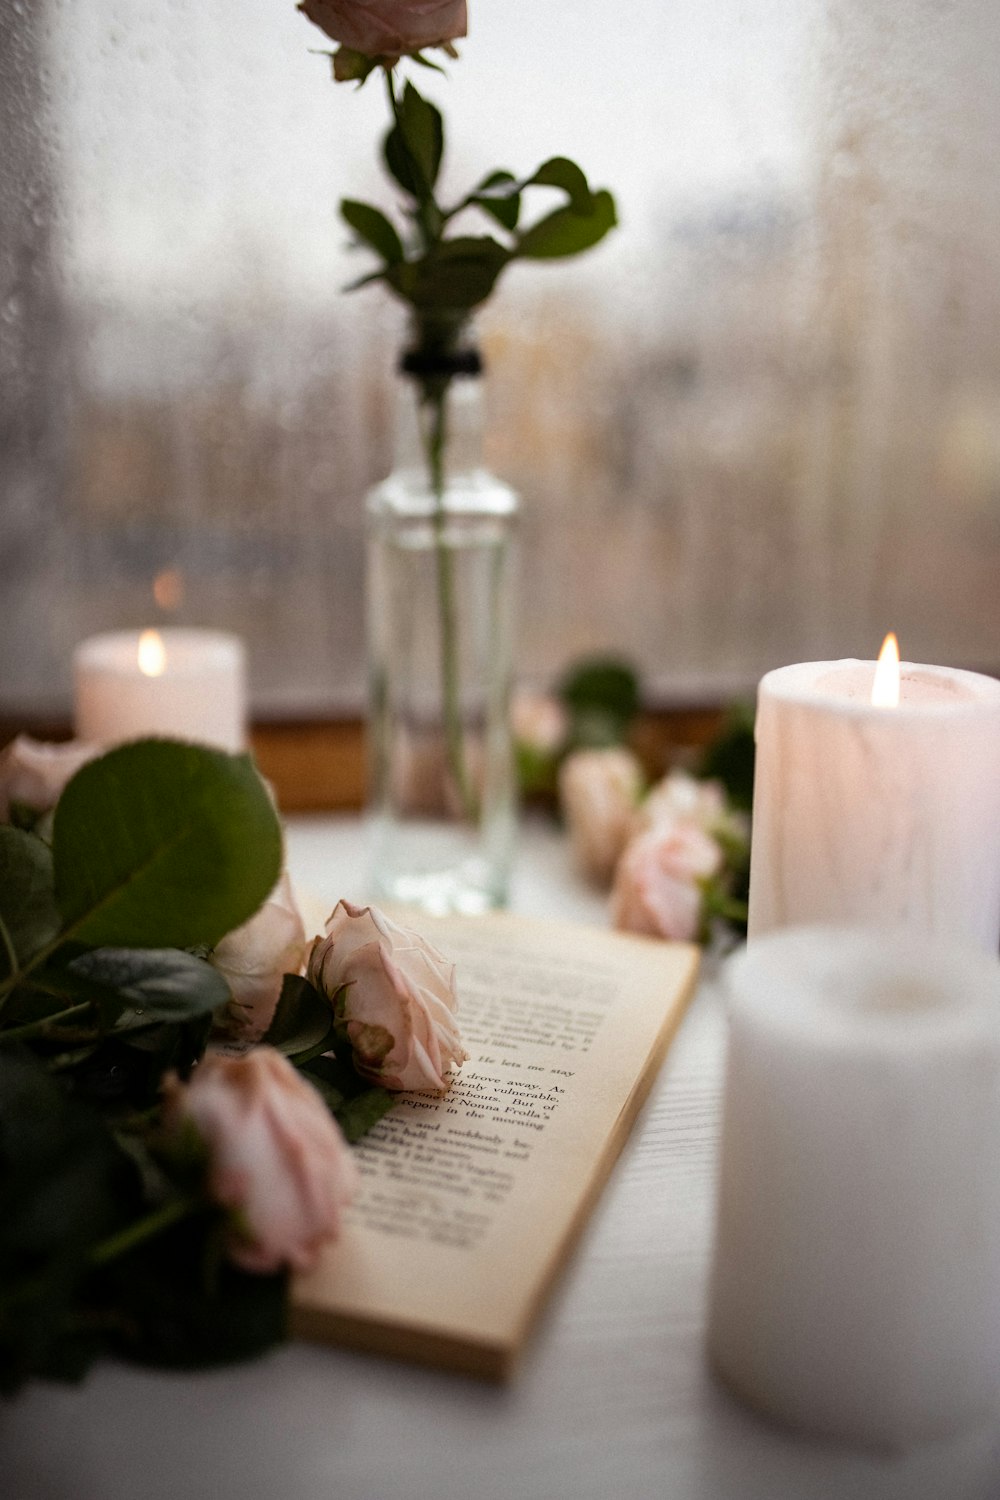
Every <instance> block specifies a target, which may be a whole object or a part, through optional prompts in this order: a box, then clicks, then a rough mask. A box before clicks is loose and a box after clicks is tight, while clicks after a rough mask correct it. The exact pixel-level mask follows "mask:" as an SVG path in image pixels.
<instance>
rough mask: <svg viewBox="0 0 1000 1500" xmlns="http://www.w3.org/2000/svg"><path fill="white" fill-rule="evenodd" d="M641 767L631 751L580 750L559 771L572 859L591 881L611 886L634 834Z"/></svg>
mask: <svg viewBox="0 0 1000 1500" xmlns="http://www.w3.org/2000/svg"><path fill="white" fill-rule="evenodd" d="M642 779H643V778H642V767H641V766H640V764H639V762H638V760H637V759H636V758H635V756H634V755H633V754H632V752H631V750H622V749H612V750H576V751H574V753H573V754H572V755H568V756H567V757H566V759H565V760H564V761H563V763H562V765H561V767H560V768H559V801H560V805H561V807H562V810H563V816H564V817H565V819H566V825H567V828H568V830H569V837H570V844H571V845H572V848H573V855H574V858H575V860H576V863H577V866H578V867H579V869H580V871H581V873H582V874H583V875H585V876H586V877H587V878H588V879H589V880H593V881H596V882H598V883H599V884H602V885H604V884H607V882H608V881H609V880H610V879H611V874H612V871H613V870H614V867H615V864H616V862H617V860H618V857H619V855H620V854H621V852H622V850H623V849H624V847H625V845H626V843H627V842H628V838H629V835H630V833H631V832H632V824H633V819H634V817H635V809H636V804H637V802H638V800H639V795H640V793H641V791H642Z"/></svg>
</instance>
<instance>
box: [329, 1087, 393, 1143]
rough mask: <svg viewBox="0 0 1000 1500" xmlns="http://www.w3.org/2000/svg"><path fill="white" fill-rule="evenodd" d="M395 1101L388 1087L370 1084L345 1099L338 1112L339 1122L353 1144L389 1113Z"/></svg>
mask: <svg viewBox="0 0 1000 1500" xmlns="http://www.w3.org/2000/svg"><path fill="white" fill-rule="evenodd" d="M395 1102H396V1101H395V1098H394V1096H393V1095H392V1094H391V1093H390V1092H389V1090H388V1089H383V1088H378V1087H377V1086H376V1087H374V1088H372V1087H370V1086H369V1087H368V1088H366V1089H363V1090H362V1092H361V1093H360V1094H355V1096H354V1098H353V1099H345V1101H344V1103H343V1104H342V1105H341V1107H340V1109H339V1111H338V1112H337V1123H338V1124H339V1126H340V1128H341V1130H342V1131H343V1132H344V1135H345V1137H346V1138H347V1140H348V1141H349V1142H350V1144H351V1145H352V1146H353V1145H354V1144H355V1142H356V1141H360V1139H361V1137H362V1136H363V1135H367V1134H368V1132H369V1130H371V1128H372V1126H373V1125H377V1124H378V1122H379V1120H381V1118H382V1116H383V1115H386V1114H388V1113H389V1111H390V1109H391V1108H392V1106H393V1105H394V1104H395Z"/></svg>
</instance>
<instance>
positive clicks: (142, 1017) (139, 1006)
mask: <svg viewBox="0 0 1000 1500" xmlns="http://www.w3.org/2000/svg"><path fill="white" fill-rule="evenodd" d="M66 969H67V973H68V974H69V975H70V976H72V978H73V979H75V980H79V981H82V982H83V984H84V986H85V987H86V989H87V990H88V991H89V992H90V994H91V995H92V996H93V998H94V1000H95V1003H96V1004H97V1007H98V1010H99V1011H100V1012H101V1015H102V1018H103V1019H105V1021H108V1020H111V1021H113V1022H114V1025H115V1030H116V1031H134V1030H136V1029H138V1028H139V1027H141V1026H149V1025H152V1024H154V1023H158V1022H160V1021H187V1020H189V1019H190V1018H191V1017H192V1016H201V1015H205V1014H207V1013H208V1012H210V1011H213V1010H216V1009H218V1007H219V1006H220V1005H225V1004H226V1002H227V1000H228V999H229V986H228V984H227V983H226V981H225V980H224V979H223V977H222V975H221V974H220V973H219V971H218V970H217V969H213V968H212V965H211V964H208V963H206V962H205V960H204V959H202V958H195V956H194V954H192V953H184V952H183V951H182V950H180V949H178V948H96V949H94V951H93V952H91V953H83V954H81V955H80V957H79V958H74V959H73V960H72V961H71V962H70V963H69V964H67V966H66ZM102 1002H110V1006H109V1005H107V1004H106V1003H102ZM115 1018H117V1019H115Z"/></svg>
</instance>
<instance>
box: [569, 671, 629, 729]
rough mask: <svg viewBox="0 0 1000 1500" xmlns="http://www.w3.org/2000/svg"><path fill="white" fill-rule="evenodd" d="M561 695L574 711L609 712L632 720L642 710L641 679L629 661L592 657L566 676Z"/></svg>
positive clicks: (624, 720)
mask: <svg viewBox="0 0 1000 1500" xmlns="http://www.w3.org/2000/svg"><path fill="white" fill-rule="evenodd" d="M559 696H560V698H561V699H562V701H563V702H564V703H565V704H566V707H567V708H569V709H570V710H571V711H572V712H573V713H586V712H588V711H593V712H600V713H606V714H609V715H611V716H612V717H613V718H616V719H619V720H621V721H622V722H624V723H628V721H629V720H630V719H633V718H634V717H635V715H636V714H637V713H638V712H639V679H638V677H637V676H636V674H635V672H634V670H633V669H632V667H630V666H629V665H628V663H627V662H624V661H617V660H616V659H615V658H614V657H603V656H595V657H588V658H587V659H586V660H584V661H581V662H578V663H577V665H576V666H574V667H573V668H571V670H570V671H569V672H568V673H567V675H566V676H565V677H564V678H563V681H562V682H561V683H560V685H559Z"/></svg>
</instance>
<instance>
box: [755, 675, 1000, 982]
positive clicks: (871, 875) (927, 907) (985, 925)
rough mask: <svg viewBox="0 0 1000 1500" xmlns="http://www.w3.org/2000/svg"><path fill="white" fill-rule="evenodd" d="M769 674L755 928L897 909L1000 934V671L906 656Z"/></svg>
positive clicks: (934, 923) (956, 933)
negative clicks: (885, 669)
mask: <svg viewBox="0 0 1000 1500" xmlns="http://www.w3.org/2000/svg"><path fill="white" fill-rule="evenodd" d="M874 671H875V666H874V663H873V662H859V661H840V662H833V661H831V662H806V663H803V664H800V665H798V666H793V667H783V668H781V669H780V670H778V671H776V672H769V673H768V674H767V676H766V677H764V679H763V680H762V682H761V684H760V690H759V693H758V699H757V726H756V738H757V768H756V776H755V782H754V805H753V847H752V853H751V866H750V936H751V938H756V937H758V936H760V935H761V934H763V933H765V932H768V931H770V930H771V929H773V928H778V927H784V926H789V925H793V924H796V923H809V922H842V923H843V922H848V923H852V924H856V923H865V922H876V923H893V922H898V923H901V924H904V925H907V926H911V925H912V926H914V927H916V928H918V929H919V930H921V931H929V932H934V933H937V934H940V935H941V936H953V937H961V938H965V939H966V940H971V941H972V942H973V943H975V944H977V945H978V946H980V947H982V948H984V949H986V950H987V951H989V952H991V953H996V951H997V947H998V943H1000V682H997V681H996V680H995V679H993V678H992V677H983V676H980V675H979V674H977V673H974V672H959V671H950V670H947V669H945V668H941V667H924V666H913V665H910V664H908V663H904V664H903V667H902V681H901V693H900V702H899V705H898V707H894V708H888V707H876V706H874V705H873V704H872V703H871V701H870V698H871V686H872V680H873V677H874Z"/></svg>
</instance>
